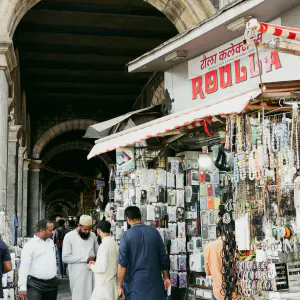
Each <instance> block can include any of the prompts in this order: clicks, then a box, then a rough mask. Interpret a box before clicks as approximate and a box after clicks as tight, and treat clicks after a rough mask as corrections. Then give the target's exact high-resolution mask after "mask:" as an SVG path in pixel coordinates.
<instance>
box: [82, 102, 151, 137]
mask: <svg viewBox="0 0 300 300" xmlns="http://www.w3.org/2000/svg"><path fill="white" fill-rule="evenodd" d="M153 107H154V106H152V107H146V108H143V109H139V110H135V111H131V112H129V113H127V114H124V115H121V116H119V117H116V118H113V119H110V120H108V121H105V122H101V123H97V124H94V125H92V126H90V127H89V128H88V129H87V131H86V133H85V135H84V138H91V139H99V138H102V137H105V136H107V135H109V133H110V131H111V129H112V128H113V127H114V126H115V125H117V124H119V123H121V122H122V121H124V120H126V119H128V118H130V117H131V116H132V115H135V114H138V113H141V112H144V111H147V110H149V109H151V108H153Z"/></svg>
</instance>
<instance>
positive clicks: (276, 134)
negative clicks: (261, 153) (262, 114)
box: [272, 123, 280, 153]
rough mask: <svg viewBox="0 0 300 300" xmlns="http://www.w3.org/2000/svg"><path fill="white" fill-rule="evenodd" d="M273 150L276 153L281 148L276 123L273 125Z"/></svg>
mask: <svg viewBox="0 0 300 300" xmlns="http://www.w3.org/2000/svg"><path fill="white" fill-rule="evenodd" d="M275 141H276V143H275ZM275 144H276V145H275ZM276 146H277V147H276ZM272 150H273V152H275V153H277V152H278V151H279V150H280V140H279V138H278V128H277V125H276V124H275V123H274V124H273V126H272Z"/></svg>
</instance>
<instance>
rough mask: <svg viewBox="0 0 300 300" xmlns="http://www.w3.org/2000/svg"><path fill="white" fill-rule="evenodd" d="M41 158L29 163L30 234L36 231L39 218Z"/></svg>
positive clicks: (28, 233)
mask: <svg viewBox="0 0 300 300" xmlns="http://www.w3.org/2000/svg"><path fill="white" fill-rule="evenodd" d="M41 162H42V161H41V160H33V161H31V162H30V165H29V174H28V175H29V176H28V177H29V191H28V204H27V211H28V218H27V220H28V221H27V222H28V227H27V228H28V232H27V235H28V236H33V234H34V233H35V225H36V223H37V222H38V220H39V214H40V211H39V200H40V167H39V164H40V163H41Z"/></svg>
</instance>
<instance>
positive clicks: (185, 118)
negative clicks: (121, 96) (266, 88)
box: [88, 89, 261, 159]
mask: <svg viewBox="0 0 300 300" xmlns="http://www.w3.org/2000/svg"><path fill="white" fill-rule="evenodd" d="M259 94H261V89H256V90H252V91H249V92H247V93H245V94H242V95H239V96H236V97H234V98H230V99H228V98H227V99H224V100H221V101H218V103H214V104H207V103H205V102H202V103H201V104H199V105H198V106H195V107H193V108H189V109H187V110H184V111H181V112H178V113H175V114H171V115H168V116H165V117H162V118H159V119H156V120H154V121H151V122H147V123H145V124H142V125H139V126H136V127H133V128H130V129H127V130H124V131H122V132H118V133H116V134H113V135H110V136H107V137H104V138H101V139H99V140H97V141H96V142H95V146H94V147H93V149H92V151H91V152H90V153H89V155H88V159H91V158H92V157H94V156H96V155H100V154H102V153H105V152H109V151H113V150H116V149H118V148H122V147H126V146H130V145H135V144H136V143H138V142H140V141H143V140H145V139H148V138H153V137H159V136H160V135H162V134H164V133H166V132H169V131H171V130H174V129H178V128H181V127H183V126H187V125H189V124H192V123H194V122H197V121H200V120H202V119H203V118H206V117H211V116H217V115H228V114H238V113H240V112H242V111H243V110H244V108H245V107H246V106H247V104H248V102H249V101H250V100H251V99H253V98H255V97H257V96H258V95H259Z"/></svg>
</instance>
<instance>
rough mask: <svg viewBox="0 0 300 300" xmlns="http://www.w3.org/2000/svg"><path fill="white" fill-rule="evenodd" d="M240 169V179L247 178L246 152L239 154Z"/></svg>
mask: <svg viewBox="0 0 300 300" xmlns="http://www.w3.org/2000/svg"><path fill="white" fill-rule="evenodd" d="M238 164H239V170H240V180H245V179H246V161H245V154H241V155H240V156H239V163H238Z"/></svg>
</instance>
